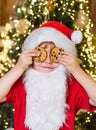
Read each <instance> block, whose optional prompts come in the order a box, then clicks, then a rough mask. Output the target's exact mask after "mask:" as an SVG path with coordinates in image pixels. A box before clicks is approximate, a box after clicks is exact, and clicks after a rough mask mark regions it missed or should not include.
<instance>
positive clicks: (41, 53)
mask: <svg viewBox="0 0 96 130" xmlns="http://www.w3.org/2000/svg"><path fill="white" fill-rule="evenodd" d="M35 51H36V54H37V55H38V56H36V57H34V61H36V62H44V61H45V60H46V58H47V52H46V50H45V49H44V48H42V47H36V48H35Z"/></svg>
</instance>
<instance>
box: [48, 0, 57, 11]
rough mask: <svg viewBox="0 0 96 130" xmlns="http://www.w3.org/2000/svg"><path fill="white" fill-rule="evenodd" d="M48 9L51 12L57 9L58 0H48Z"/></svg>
mask: <svg viewBox="0 0 96 130" xmlns="http://www.w3.org/2000/svg"><path fill="white" fill-rule="evenodd" d="M46 7H47V9H48V10H49V11H52V10H54V9H55V7H56V0H48V3H47V4H46Z"/></svg>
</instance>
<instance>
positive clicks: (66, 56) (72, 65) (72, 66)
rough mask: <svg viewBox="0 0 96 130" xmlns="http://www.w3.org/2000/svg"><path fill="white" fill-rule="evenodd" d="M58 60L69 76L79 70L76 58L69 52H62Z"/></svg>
mask: <svg viewBox="0 0 96 130" xmlns="http://www.w3.org/2000/svg"><path fill="white" fill-rule="evenodd" d="M58 59H59V63H61V64H63V65H64V66H65V67H66V68H67V70H68V71H69V72H70V73H71V74H73V73H75V72H77V70H78V68H80V65H79V60H78V58H77V57H76V56H75V55H73V54H72V53H70V52H63V53H62V55H60V56H59V58H58Z"/></svg>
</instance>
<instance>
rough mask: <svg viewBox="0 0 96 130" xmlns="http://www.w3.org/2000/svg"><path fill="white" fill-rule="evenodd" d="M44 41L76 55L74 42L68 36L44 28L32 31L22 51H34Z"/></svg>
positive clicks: (52, 29)
mask: <svg viewBox="0 0 96 130" xmlns="http://www.w3.org/2000/svg"><path fill="white" fill-rule="evenodd" d="M44 41H52V42H54V43H55V45H56V46H57V47H60V48H63V49H64V50H65V51H69V52H71V53H76V49H75V47H74V44H73V42H72V41H71V40H70V39H69V38H68V37H67V36H66V35H63V34H62V33H61V32H59V31H58V30H56V29H54V28H50V27H42V28H38V29H35V30H34V31H32V33H31V34H30V35H29V36H28V37H27V38H26V40H25V42H24V45H23V47H22V50H30V49H34V48H35V47H37V46H38V45H39V44H40V43H41V42H44Z"/></svg>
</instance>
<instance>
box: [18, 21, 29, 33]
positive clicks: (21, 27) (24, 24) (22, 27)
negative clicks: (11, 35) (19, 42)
mask: <svg viewBox="0 0 96 130" xmlns="http://www.w3.org/2000/svg"><path fill="white" fill-rule="evenodd" d="M30 25H31V23H30V22H29V21H28V20H27V19H21V20H20V21H19V22H18V24H17V26H16V29H17V31H18V32H19V33H21V34H24V33H26V31H27V29H28V28H29V27H30Z"/></svg>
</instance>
